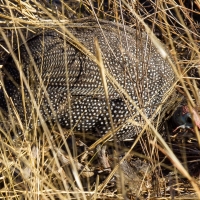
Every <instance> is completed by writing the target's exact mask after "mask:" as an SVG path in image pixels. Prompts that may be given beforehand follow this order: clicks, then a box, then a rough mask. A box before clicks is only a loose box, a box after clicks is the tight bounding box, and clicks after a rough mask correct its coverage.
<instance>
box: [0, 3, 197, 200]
mask: <svg viewBox="0 0 200 200" xmlns="http://www.w3.org/2000/svg"><path fill="white" fill-rule="evenodd" d="M199 8H200V3H199V1H191V2H190V3H185V2H183V1H181V0H179V1H177V2H175V1H172V0H168V1H166V0H164V1H125V0H115V1H109V0H108V1H105V0H96V1H94V0H93V1H92V0H77V1H75V0H74V1H70V0H68V1H49V2H48V1H32V0H30V1H17V0H1V4H0V11H1V12H0V24H1V26H0V55H1V56H0V61H1V64H2V65H1V66H3V62H4V59H5V57H6V55H7V54H8V53H10V54H12V52H13V53H14V51H13V50H14V49H17V48H18V47H19V46H20V44H21V43H23V42H25V41H26V40H27V39H28V38H30V37H32V36H33V35H35V34H36V33H37V32H38V30H41V29H45V28H48V27H61V28H63V26H64V25H65V24H68V23H69V22H71V21H72V19H73V20H74V21H76V20H77V21H78V19H79V18H83V17H88V16H93V17H94V18H96V19H99V18H100V19H105V20H109V21H115V22H119V23H122V24H126V25H129V26H131V27H132V28H134V29H137V30H140V31H146V32H147V34H148V35H149V36H150V38H151V40H152V42H153V44H154V45H155V46H156V47H157V48H158V49H159V51H160V53H161V54H163V52H162V47H161V45H160V42H159V41H158V40H157V39H156V37H155V35H156V36H157V37H158V38H159V39H160V40H161V41H162V42H163V43H164V44H165V46H166V48H168V49H169V51H170V54H171V56H170V58H172V60H173V62H172V63H171V64H172V67H173V70H174V72H175V74H176V76H177V82H175V83H174V88H175V89H176V90H177V91H178V92H180V93H182V94H183V96H184V97H186V103H187V104H188V105H189V107H190V106H191V107H195V108H196V109H197V110H198V107H199V21H198V20H199V19H198V17H199ZM76 42H77V45H80V44H79V43H78V41H76ZM82 48H84V47H82ZM84 50H85V51H86V52H87V49H84ZM163 56H165V57H166V59H168V57H167V56H166V55H163ZM97 57H98V59H97ZM97 57H95V56H94V57H91V58H92V59H93V60H94V61H95V62H97V64H98V65H99V66H100V65H102V63H101V56H100V53H99V56H97ZM1 83H2V82H1ZM2 87H3V85H1V89H2ZM118 87H120V85H119V86H118ZM174 88H173V89H174ZM105 90H106V85H105ZM169 107H170V108H173V107H174V105H169ZM158 112H160V110H158ZM169 117H170V113H167V114H165V116H162V117H161V118H162V119H163V120H162V122H163V121H167V119H168V118H169ZM145 121H146V126H145V127H144V128H145V129H144V130H145V131H146V132H148V133H150V136H149V138H148V139H146V141H148V142H146V141H144V140H145V138H143V139H142V137H139V136H142V135H143V132H141V133H140V134H139V136H138V138H137V139H136V140H135V141H134V142H133V141H132V142H127V143H125V142H124V143H125V144H123V145H121V144H120V145H119V146H115V145H116V144H114V145H113V143H111V142H109V141H107V143H106V145H107V146H108V151H109V149H110V148H111V149H115V152H113V153H112V155H111V156H110V157H109V155H107V153H105V151H104V153H105V155H104V157H103V158H102V161H105V160H106V159H105V158H107V157H108V160H109V162H111V164H105V163H103V164H102V163H101V162H100V163H99V160H101V157H100V156H99V155H98V153H97V154H96V153H95V148H96V147H97V146H98V145H100V144H104V143H105V141H106V140H107V138H108V137H109V136H110V135H111V134H112V133H108V134H106V136H103V137H102V138H100V139H98V140H97V139H96V138H92V137H89V136H88V135H83V134H80V133H76V132H74V131H73V130H65V129H62V128H61V127H60V126H53V125H52V126H49V125H47V124H45V123H44V126H43V127H42V128H41V127H38V126H36V125H35V126H34V128H33V130H31V131H28V130H27V129H24V128H23V127H24V125H23V124H22V123H21V120H20V119H19V118H17V119H13V118H12V117H10V116H9V118H7V113H5V112H4V111H3V110H1V113H0V125H1V127H0V132H1V141H0V146H1V148H0V164H1V165H0V198H2V199H112V198H118V199H126V198H130V199H135V198H139V199H143V198H149V199H151V198H152V199H153V198H154V199H162V198H163V199H167V198H171V199H174V198H176V196H178V197H179V198H181V199H183V198H186V199H199V198H200V190H199V170H198V168H199V165H200V161H199V153H200V151H199V144H200V138H199V130H198V129H197V127H195V128H194V133H193V132H192V133H191V131H190V130H181V131H178V132H176V134H175V133H174V132H173V130H172V129H170V124H167V125H166V126H164V124H163V123H161V125H159V126H158V124H157V123H153V124H152V123H151V122H150V121H149V119H145ZM159 123H160V122H159ZM18 127H19V129H20V130H23V131H22V132H21V133H20V134H19V131H18ZM158 127H159V129H158ZM30 132H31V133H30ZM75 136H76V137H75ZM141 146H142V150H141ZM121 151H123V153H122V154H120V152H121ZM141 152H142V153H141ZM121 155H123V156H122V158H120V161H119V156H121ZM85 157H87V159H86V158H85ZM99 157H100V158H99ZM125 162H129V163H131V164H128V165H126V164H123V163H125ZM110 165H111V168H112V171H111V170H110V169H109V170H108V171H106V170H103V168H101V167H100V166H104V167H105V166H109V167H110ZM126 166H128V167H130V166H132V169H124V168H126ZM101 170H102V171H103V173H100V171H101ZM124 171H125V172H124ZM131 173H132V174H134V177H133V178H131V179H129V176H131V175H132V174H131ZM113 176H114V177H115V179H114V178H113ZM116 177H120V178H116ZM113 183H114V185H113Z"/></svg>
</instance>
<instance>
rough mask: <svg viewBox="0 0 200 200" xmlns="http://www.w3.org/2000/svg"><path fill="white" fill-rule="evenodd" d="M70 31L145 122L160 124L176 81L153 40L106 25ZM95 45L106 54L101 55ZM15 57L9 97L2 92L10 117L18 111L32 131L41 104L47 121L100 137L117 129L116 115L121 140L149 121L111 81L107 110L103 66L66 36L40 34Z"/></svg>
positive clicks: (6, 75) (8, 66)
mask: <svg viewBox="0 0 200 200" xmlns="http://www.w3.org/2000/svg"><path fill="white" fill-rule="evenodd" d="M66 28H67V30H68V31H69V32H70V33H72V34H73V36H74V37H75V38H77V39H78V41H79V42H80V43H81V44H82V45H83V46H84V47H86V48H87V49H88V50H89V51H90V52H91V53H92V54H94V55H95V54H96V52H97V51H99V52H100V53H101V55H102V58H103V64H104V66H105V69H106V70H107V71H108V72H109V73H110V74H111V75H112V77H114V79H115V80H116V81H117V82H118V83H119V84H120V86H121V87H122V88H123V89H124V90H125V91H126V92H127V93H128V95H129V96H130V97H131V99H132V100H133V101H134V102H135V103H136V105H137V106H138V108H139V109H141V110H142V112H143V113H144V114H145V116H146V117H147V118H149V119H150V118H152V120H153V119H155V117H156V115H158V114H155V112H157V111H156V109H157V108H158V106H160V105H161V104H164V102H166V99H167V98H166V97H167V96H170V95H169V93H168V92H169V91H170V89H171V87H172V85H173V83H174V81H175V80H176V77H175V75H174V72H173V70H172V68H171V66H170V65H169V63H168V62H167V61H165V60H164V59H163V58H162V57H161V55H160V54H159V52H158V50H157V49H156V48H155V47H154V45H153V43H152V42H151V40H150V38H149V37H148V35H147V34H146V33H144V32H142V31H137V30H134V29H131V28H129V27H126V26H123V25H120V24H116V23H112V22H106V21H101V20H100V25H99V24H97V23H96V21H95V20H88V21H87V20H86V21H85V20H83V21H80V22H79V23H76V24H69V25H66ZM95 40H97V41H98V43H99V46H100V49H98V50H97V48H96V46H95V45H94V43H95ZM15 54H16V56H17V58H19V61H20V65H19V67H17V65H16V63H15V62H14V60H13V58H12V57H11V56H8V58H7V60H6V62H5V64H4V66H3V68H2V74H3V84H4V87H5V90H2V91H1V92H0V99H1V102H0V107H1V108H3V109H4V110H8V109H9V108H10V107H13V105H14V107H15V108H16V112H17V113H18V115H19V116H20V119H21V121H22V122H23V123H24V124H25V123H26V125H27V126H28V127H30V126H31V125H30V124H31V123H32V120H33V119H37V114H38V113H37V112H35V104H37V106H38V107H39V111H40V113H41V115H42V116H43V118H44V120H45V121H48V122H49V121H50V122H59V123H60V124H61V125H62V126H64V127H66V128H73V129H74V130H77V131H80V132H91V133H92V134H94V135H95V136H102V135H103V134H105V133H106V132H107V131H108V130H110V129H111V127H112V123H111V119H110V116H109V109H110V111H111V116H112V121H113V126H114V128H116V127H119V126H120V125H122V124H123V126H122V127H121V128H120V130H118V131H117V137H118V138H119V140H126V139H132V138H133V137H134V136H135V135H136V134H137V133H138V132H139V131H140V130H141V127H142V125H143V124H144V120H143V118H142V117H141V116H140V115H139V113H138V112H137V109H136V108H135V107H134V106H133V105H132V104H131V102H130V101H129V100H128V99H127V98H126V96H125V95H124V94H123V93H121V90H120V88H118V87H117V86H116V85H115V84H114V83H113V82H112V80H110V79H109V78H107V90H108V95H109V105H107V101H106V96H105V91H104V89H105V88H104V87H103V84H102V77H101V75H100V70H99V67H98V65H97V64H96V63H95V61H94V60H92V59H91V57H90V56H89V55H88V54H87V53H86V52H84V51H83V49H81V48H80V47H79V45H77V44H76V42H74V40H73V39H72V38H71V37H70V36H69V35H66V36H65V37H64V34H63V32H62V31H61V29H59V28H57V29H56V30H53V29H46V30H44V31H42V32H41V33H38V34H37V35H36V36H34V37H32V38H31V39H29V40H28V41H27V42H26V44H22V45H21V46H20V48H19V50H16V51H15ZM19 68H20V71H19ZM22 72H23V73H22ZM22 74H23V75H24V77H25V79H26V81H27V83H28V86H27V85H26V84H25V81H24V78H23V76H22ZM29 87H30V88H29ZM29 89H30V90H29ZM30 91H31V93H32V95H33V97H34V101H35V104H34V103H33V99H32V97H31V95H30ZM5 93H6V95H8V96H9V97H10V99H11V100H12V102H13V104H11V103H10V101H8V98H7V96H6V95H5ZM5 96H6V97H5ZM167 101H168V103H167V104H166V105H165V106H163V109H161V111H163V112H164V110H165V112H166V110H169V109H170V101H171V100H170V99H169V98H168V100H167ZM12 109H13V108H12ZM16 112H15V114H16ZM13 115H14V113H13ZM129 119H131V121H130V120H129ZM37 121H38V122H39V120H37ZM40 123H41V122H40Z"/></svg>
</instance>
